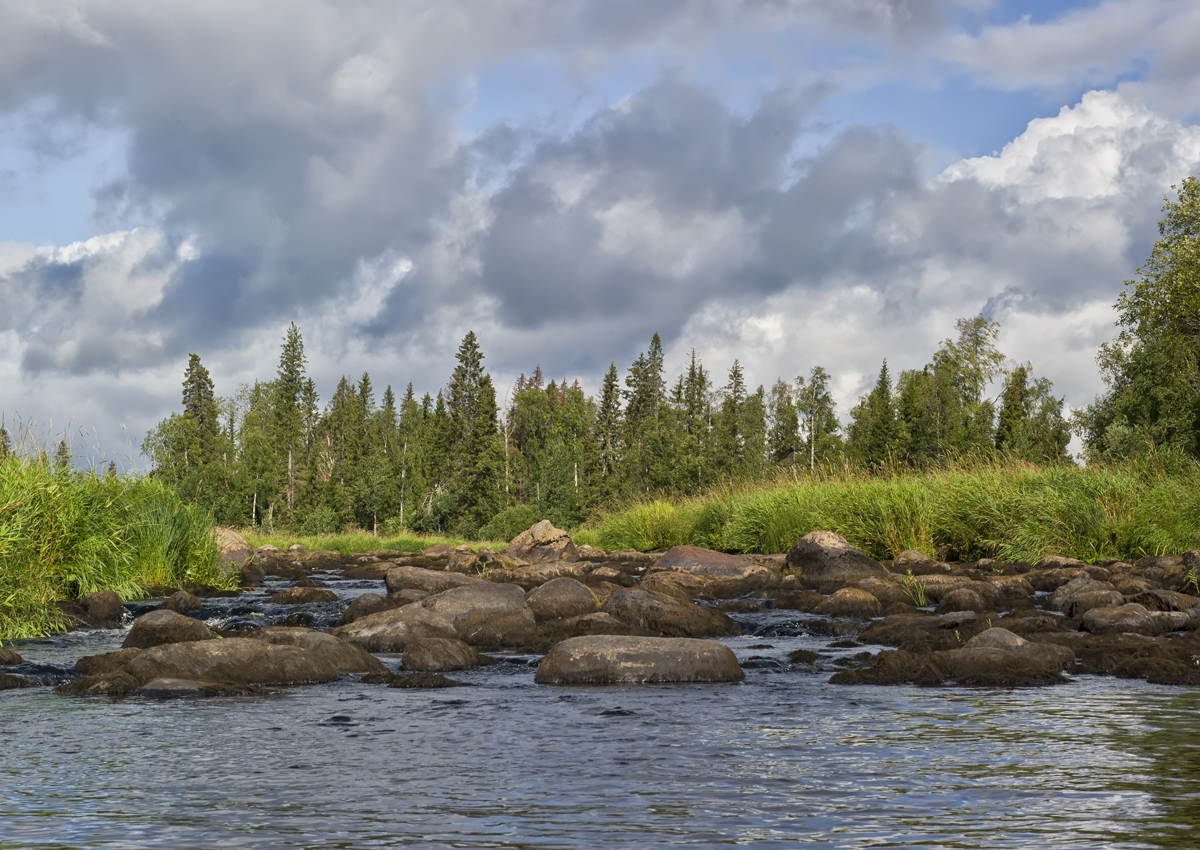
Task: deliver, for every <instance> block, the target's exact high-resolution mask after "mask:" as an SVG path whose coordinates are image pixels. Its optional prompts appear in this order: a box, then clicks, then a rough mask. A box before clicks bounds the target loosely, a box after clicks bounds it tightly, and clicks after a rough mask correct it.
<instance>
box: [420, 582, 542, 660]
mask: <svg viewBox="0 0 1200 850" xmlns="http://www.w3.org/2000/svg"><path fill="white" fill-rule="evenodd" d="M420 605H421V606H423V607H424V608H425V609H426V610H428V611H430V612H432V613H435V614H438V615H440V616H442V617H444V618H445V619H446V620H448V621H449V622H450V624H451V626H452V627H453V628H454V631H455V632H456V636H457V637H458V638H459V639H460V640H463V641H466V642H467V643H469V644H471V645H472V646H478V647H485V648H496V647H504V646H525V645H527V644H529V643H530V641H532V640H533V637H534V634H535V633H536V631H537V623H536V621H535V620H534V617H533V612H532V611H530V610H529V607H528V606H527V605H526V604H525V591H524V590H522V589H521V588H520V587H518V586H517V585H515V584H492V583H491V582H481V583H479V584H477V585H466V586H463V587H454V588H451V589H450V590H447V591H444V592H442V593H439V594H436V595H435V596H430V597H429V598H428V599H425V600H424V601H422V602H421V603H420Z"/></svg>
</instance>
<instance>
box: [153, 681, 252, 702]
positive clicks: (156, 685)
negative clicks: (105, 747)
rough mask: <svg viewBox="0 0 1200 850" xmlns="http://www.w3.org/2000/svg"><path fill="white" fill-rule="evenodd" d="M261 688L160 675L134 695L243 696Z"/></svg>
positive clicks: (156, 696) (177, 696)
mask: <svg viewBox="0 0 1200 850" xmlns="http://www.w3.org/2000/svg"><path fill="white" fill-rule="evenodd" d="M259 690H260V689H259V688H257V687H255V686H252V685H228V684H218V683H214V682H196V681H192V680H191V679H172V678H168V677H160V678H157V679H151V680H150V681H149V682H146V684H144V685H142V686H141V687H139V688H138V689H137V690H135V691H134V692H133V694H132V695H133V696H135V697H142V698H143V699H161V700H167V699H204V698H206V697H220V696H243V695H246V694H252V693H258V692H259Z"/></svg>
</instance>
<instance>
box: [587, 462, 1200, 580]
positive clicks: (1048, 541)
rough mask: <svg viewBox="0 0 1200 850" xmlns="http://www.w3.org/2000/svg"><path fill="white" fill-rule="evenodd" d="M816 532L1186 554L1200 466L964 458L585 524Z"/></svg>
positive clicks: (691, 538) (952, 543) (1022, 557)
mask: <svg viewBox="0 0 1200 850" xmlns="http://www.w3.org/2000/svg"><path fill="white" fill-rule="evenodd" d="M814 529H828V530H830V531H835V532H837V533H838V534H841V535H842V536H843V537H845V538H846V539H847V540H849V541H850V542H851V543H852V544H854V545H855V546H857V547H859V548H860V549H862V550H863V551H865V552H868V553H870V554H871V555H873V556H875V557H876V558H881V559H887V558H893V557H895V556H896V555H897V554H899V553H900V552H901V551H903V550H905V549H915V550H918V551H921V552H924V553H926V554H928V555H931V556H933V555H936V554H937V551H938V549H939V547H942V546H949V547H950V549H951V550H952V552H953V553H954V555H955V556H956V557H959V558H963V559H974V558H980V557H994V558H999V559H1002V560H1007V561H1029V562H1035V561H1038V560H1040V559H1041V558H1043V557H1045V556H1046V555H1065V556H1069V557H1076V558H1082V559H1086V560H1094V559H1096V558H1099V557H1103V556H1112V557H1119V558H1128V557H1140V556H1141V555H1145V554H1162V553H1165V552H1184V551H1187V550H1189V549H1192V548H1195V547H1197V546H1198V545H1200V464H1198V463H1197V462H1195V461H1193V460H1188V459H1183V458H1179V457H1170V456H1167V457H1160V458H1151V459H1147V460H1142V461H1139V462H1137V463H1130V464H1125V465H1112V466H1091V467H1077V466H1056V467H1049V468H1046V467H1037V466H1033V465H1030V464H1027V463H1023V462H1020V461H1015V460H1011V459H968V460H964V461H962V462H960V463H958V464H956V465H954V466H952V467H949V468H945V469H938V470H932V471H928V472H923V473H917V472H894V473H890V474H886V475H877V476H870V475H865V474H862V473H857V474H855V473H851V472H845V471H842V472H839V473H836V474H827V475H818V476H814V477H812V478H810V479H802V480H800V481H791V480H787V481H781V482H777V483H773V484H760V485H756V486H744V487H741V488H727V489H725V490H724V491H721V492H718V493H712V494H709V495H707V496H703V497H699V498H695V499H689V500H681V501H666V500H657V501H651V502H644V503H639V504H633V505H630V506H628V507H626V508H624V509H621V510H617V511H614V512H613V513H611V514H608V515H605V516H603V517H601V518H599V519H598V520H596V521H594V522H592V523H591V524H590V532H591V534H592V535H593V536H594V540H595V541H596V544H597V545H599V546H601V547H603V548H610V549H614V548H634V549H640V550H643V551H648V550H651V549H661V548H664V547H668V546H674V545H678V544H684V543H692V544H696V545H701V546H708V547H710V548H714V549H722V550H725V551H730V552H759V553H770V552H786V551H787V550H788V549H789V548H790V547H791V545H792V544H793V543H795V542H796V540H798V539H799V538H800V537H801V536H803V535H804V534H806V533H808V532H809V531H812V530H814Z"/></svg>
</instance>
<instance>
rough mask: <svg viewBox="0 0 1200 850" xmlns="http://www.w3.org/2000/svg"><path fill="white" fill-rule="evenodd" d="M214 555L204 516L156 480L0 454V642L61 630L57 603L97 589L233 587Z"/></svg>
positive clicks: (127, 592) (134, 594)
mask: <svg viewBox="0 0 1200 850" xmlns="http://www.w3.org/2000/svg"><path fill="white" fill-rule="evenodd" d="M216 554H217V547H216V543H215V542H214V540H213V537H212V524H211V521H210V519H209V517H208V515H207V514H205V513H204V512H203V511H201V510H199V509H198V508H195V507H192V506H190V505H186V504H184V503H182V502H180V500H179V498H178V497H177V496H176V495H175V494H174V493H173V492H172V491H171V490H170V489H169V488H168V487H167V486H166V485H164V484H162V483H160V482H158V481H155V480H153V479H148V478H134V477H115V476H114V477H102V476H97V475H95V474H94V473H90V472H78V473H59V472H55V471H54V470H53V469H52V467H51V466H50V465H49V464H48V463H46V462H45V461H44V460H37V459H34V458H28V457H23V456H17V455H10V456H8V457H3V458H0V640H12V639H15V638H24V637H35V636H40V635H45V634H49V633H51V632H54V631H60V630H62V629H63V628H64V627H65V625H66V624H65V622H64V620H63V617H62V614H61V613H60V612H59V610H58V607H57V606H56V605H55V602H56V601H57V600H60V599H71V598H77V597H80V596H85V595H86V594H88V593H91V592H93V591H97V590H112V591H115V592H116V593H117V594H118V595H120V596H121V598H122V599H125V600H129V599H137V598H141V597H143V596H144V595H145V588H147V587H152V586H155V585H167V586H179V585H181V584H183V583H184V582H195V583H204V584H213V585H217V586H231V580H230V579H228V578H226V577H225V576H224V574H223V573H222V572H221V570H220V569H219V568H218V567H217V566H216Z"/></svg>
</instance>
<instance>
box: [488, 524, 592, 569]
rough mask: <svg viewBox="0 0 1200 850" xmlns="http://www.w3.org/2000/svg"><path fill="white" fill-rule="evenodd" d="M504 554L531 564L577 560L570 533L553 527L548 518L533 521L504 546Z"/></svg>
mask: <svg viewBox="0 0 1200 850" xmlns="http://www.w3.org/2000/svg"><path fill="white" fill-rule="evenodd" d="M504 554H505V555H508V556H509V557H510V558H520V559H521V560H523V561H527V562H528V563H531V564H536V563H540V562H542V561H577V560H579V556H578V552H577V551H576V549H575V544H574V543H572V542H571V535H569V534H568V533H567V532H565V531H563V530H562V529H561V528H555V527H554V524H553V523H551V522H550V520H548V519H544V520H542V521H541V522H538V523H534V525H532V526H530V528H529V529H528V530H526V531H522V532H521V533H520V534H518V535H517V536H516V537H514V538H513V539H512V542H510V543H509V544H508V545H507V546H505V547H504Z"/></svg>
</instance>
